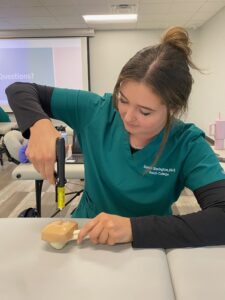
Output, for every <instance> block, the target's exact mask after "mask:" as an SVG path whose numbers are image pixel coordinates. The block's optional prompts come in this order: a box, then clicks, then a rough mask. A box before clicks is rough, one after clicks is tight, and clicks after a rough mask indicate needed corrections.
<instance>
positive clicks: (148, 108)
mask: <svg viewBox="0 0 225 300" xmlns="http://www.w3.org/2000/svg"><path fill="white" fill-rule="evenodd" d="M120 94H121V95H122V97H123V98H125V99H126V100H127V101H129V99H128V98H127V97H126V96H125V95H124V94H123V93H122V92H121V91H120ZM138 107H141V108H144V109H147V110H150V111H156V110H155V109H152V108H150V107H147V106H143V105H138Z"/></svg>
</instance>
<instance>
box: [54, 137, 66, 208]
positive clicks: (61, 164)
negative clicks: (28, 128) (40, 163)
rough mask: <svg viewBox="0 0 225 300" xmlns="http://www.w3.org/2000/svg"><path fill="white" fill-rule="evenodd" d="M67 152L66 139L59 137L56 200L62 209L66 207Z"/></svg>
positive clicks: (57, 142)
mask: <svg viewBox="0 0 225 300" xmlns="http://www.w3.org/2000/svg"><path fill="white" fill-rule="evenodd" d="M65 152H66V151H65V140H64V138H63V137H59V138H57V140H56V162H57V174H56V201H57V204H58V209H59V210H60V211H61V210H62V209H63V208H64V207H65V184H66V178H65Z"/></svg>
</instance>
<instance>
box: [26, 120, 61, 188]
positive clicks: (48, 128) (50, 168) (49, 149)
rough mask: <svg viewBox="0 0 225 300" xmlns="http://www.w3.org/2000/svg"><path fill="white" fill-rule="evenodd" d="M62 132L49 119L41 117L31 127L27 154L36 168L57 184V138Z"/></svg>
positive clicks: (43, 175)
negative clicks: (55, 170) (55, 167)
mask: <svg viewBox="0 0 225 300" xmlns="http://www.w3.org/2000/svg"><path fill="white" fill-rule="evenodd" d="M58 137H60V133H59V132H58V131H57V130H56V129H55V127H54V126H53V125H52V123H51V121H50V120H48V119H41V120H39V121H37V122H36V123H34V125H33V126H32V127H31V128H30V139H29V142H28V147H27V150H26V156H27V157H28V159H29V161H30V162H32V164H33V166H34V167H35V169H36V170H37V171H38V172H39V173H40V174H41V175H42V177H43V178H44V179H47V180H48V181H49V183H51V184H55V177H54V164H55V161H56V139H57V138H58Z"/></svg>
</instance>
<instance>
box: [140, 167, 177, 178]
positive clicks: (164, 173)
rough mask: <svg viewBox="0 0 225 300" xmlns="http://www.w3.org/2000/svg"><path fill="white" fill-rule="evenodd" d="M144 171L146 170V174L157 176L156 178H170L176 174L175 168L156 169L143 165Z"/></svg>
mask: <svg viewBox="0 0 225 300" xmlns="http://www.w3.org/2000/svg"><path fill="white" fill-rule="evenodd" d="M144 169H145V170H147V172H148V174H151V175H158V176H170V175H171V174H174V173H176V169H175V168H156V167H149V166H146V165H144Z"/></svg>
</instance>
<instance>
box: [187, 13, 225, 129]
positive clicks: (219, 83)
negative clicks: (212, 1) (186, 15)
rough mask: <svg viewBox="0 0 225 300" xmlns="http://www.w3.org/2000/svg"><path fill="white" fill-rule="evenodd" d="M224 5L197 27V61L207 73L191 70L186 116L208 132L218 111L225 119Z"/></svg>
mask: <svg viewBox="0 0 225 300" xmlns="http://www.w3.org/2000/svg"><path fill="white" fill-rule="evenodd" d="M224 28H225V8H224V9H223V10H221V11H220V12H219V13H218V14H217V15H216V16H214V17H213V18H212V19H211V20H210V21H208V22H207V23H206V24H204V25H203V26H202V27H201V28H200V29H199V30H198V31H197V37H198V39H197V40H196V44H195V50H196V51H195V55H194V56H193V58H194V60H195V62H196V64H197V65H198V66H199V67H200V68H202V69H204V70H205V71H206V72H207V75H201V74H199V73H197V72H195V73H194V78H195V84H194V86H193V93H192V95H191V98H190V105H189V114H188V118H187V119H188V120H190V121H193V122H194V123H196V124H197V125H198V126H199V127H201V128H202V129H203V130H205V132H206V133H207V134H208V133H209V131H208V127H209V124H210V123H213V122H214V121H215V119H217V117H218V114H219V112H221V115H222V118H223V119H225V30H224Z"/></svg>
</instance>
